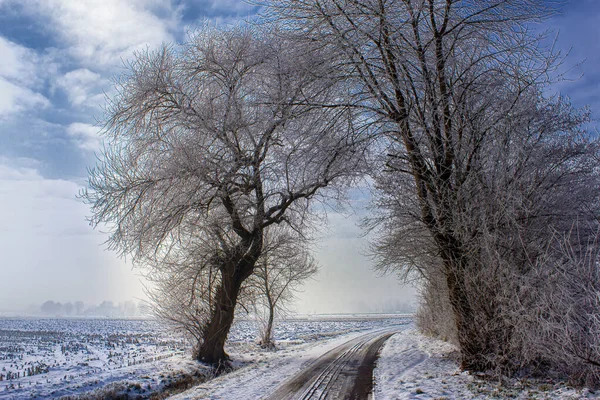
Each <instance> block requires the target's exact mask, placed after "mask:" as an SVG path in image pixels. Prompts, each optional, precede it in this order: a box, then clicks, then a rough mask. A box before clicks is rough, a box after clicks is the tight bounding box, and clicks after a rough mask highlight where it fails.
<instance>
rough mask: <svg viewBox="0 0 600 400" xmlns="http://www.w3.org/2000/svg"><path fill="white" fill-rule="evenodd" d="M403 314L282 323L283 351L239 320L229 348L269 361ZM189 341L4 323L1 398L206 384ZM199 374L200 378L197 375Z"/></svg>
mask: <svg viewBox="0 0 600 400" xmlns="http://www.w3.org/2000/svg"><path fill="white" fill-rule="evenodd" d="M408 322H409V319H408V318H406V317H402V316H325V317H324V316H319V317H304V318H296V319H289V320H286V321H283V322H280V323H279V324H278V325H277V326H276V329H275V332H274V337H275V340H276V342H277V343H278V344H279V349H280V351H278V352H274V353H273V352H265V351H263V350H261V349H260V348H258V346H256V345H255V344H254V342H255V338H256V336H257V329H256V325H255V324H254V322H253V321H245V320H242V321H239V322H237V323H236V324H235V325H234V326H233V327H232V330H231V333H230V340H229V343H228V347H227V350H228V351H229V352H230V354H231V355H232V357H233V358H234V360H238V366H239V367H241V366H244V365H246V364H250V363H252V360H253V358H256V359H260V360H262V361H261V362H266V361H265V360H267V359H272V358H274V357H278V356H284V355H285V354H291V353H294V352H295V351H296V350H295V349H297V350H301V349H302V348H305V347H306V346H312V344H314V343H319V341H322V340H324V339H332V338H335V337H337V336H340V335H345V334H348V333H352V332H362V331H366V330H372V329H376V328H381V327H386V326H391V325H397V324H399V323H401V324H406V323H408ZM189 350H190V345H189V343H187V342H186V340H185V339H184V338H183V337H181V336H178V335H176V334H173V333H171V332H169V331H167V330H165V329H163V328H162V327H161V325H160V324H159V323H157V322H155V321H152V320H139V319H138V320H126V319H120V320H115V319H18V318H7V319H0V399H23V398H61V397H62V398H64V399H71V398H103V397H106V395H107V394H112V395H117V394H120V395H124V394H127V395H128V396H129V398H150V396H151V395H152V394H153V393H157V392H162V391H164V390H167V389H173V388H177V386H178V385H189V384H191V383H194V382H201V381H202V380H203V379H205V375H206V374H208V370H206V369H205V370H204V371H203V370H202V368H198V364H196V363H194V362H192V361H191V360H190V357H189ZM194 373H195V376H194Z"/></svg>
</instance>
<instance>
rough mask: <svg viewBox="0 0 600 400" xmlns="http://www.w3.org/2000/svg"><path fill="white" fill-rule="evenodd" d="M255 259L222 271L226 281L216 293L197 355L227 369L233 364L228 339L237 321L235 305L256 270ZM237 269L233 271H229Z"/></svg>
mask: <svg viewBox="0 0 600 400" xmlns="http://www.w3.org/2000/svg"><path fill="white" fill-rule="evenodd" d="M253 268H254V264H253V263H249V262H240V263H238V264H237V265H236V264H233V265H230V266H228V267H227V271H223V272H222V277H221V279H222V281H221V284H220V286H219V288H218V289H217V293H216V295H215V307H214V311H213V313H212V315H211V318H210V321H209V322H208V324H207V325H206V327H205V329H204V335H203V340H202V342H201V343H200V344H199V347H198V350H197V353H196V354H195V358H196V359H197V360H198V361H202V362H205V363H208V364H211V365H214V366H216V367H217V369H218V370H223V369H226V368H228V367H229V356H228V355H227V353H225V340H226V339H227V335H228V334H229V329H230V328H231V325H232V323H233V317H234V314H235V306H236V304H237V298H238V296H239V293H240V288H241V286H242V283H243V282H244V280H245V279H246V278H247V277H248V276H249V275H250V274H251V273H252V270H253ZM230 270H233V271H235V272H233V273H227V272H230Z"/></svg>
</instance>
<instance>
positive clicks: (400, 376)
mask: <svg viewBox="0 0 600 400" xmlns="http://www.w3.org/2000/svg"><path fill="white" fill-rule="evenodd" d="M457 356H458V353H457V349H456V347H454V346H453V345H451V344H449V343H446V342H443V341H441V340H437V339H432V338H428V337H425V336H423V335H421V334H419V333H418V332H417V331H416V330H414V329H409V330H406V331H403V332H400V333H397V334H395V335H394V336H392V337H391V338H390V339H389V340H388V341H387V342H386V344H385V346H384V348H383V350H382V351H381V354H380V357H379V360H378V361H377V366H376V368H375V371H374V381H375V389H374V399H376V400H384V399H386V400H387V399H437V400H443V399H507V398H512V399H592V398H600V396H599V395H598V394H597V393H596V394H595V393H592V392H590V391H589V390H588V389H583V390H577V389H573V388H570V387H568V386H566V385H565V384H564V383H555V382H539V381H519V380H516V379H513V380H509V381H505V382H502V383H499V382H490V381H486V380H484V379H482V378H481V377H477V376H473V375H471V374H469V373H466V372H461V371H460V369H459V368H458V361H457Z"/></svg>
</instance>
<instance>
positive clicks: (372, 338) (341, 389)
mask: <svg viewBox="0 0 600 400" xmlns="http://www.w3.org/2000/svg"><path fill="white" fill-rule="evenodd" d="M396 332H398V330H396V329H394V330H390V329H385V330H379V331H375V332H370V333H367V334H365V335H362V336H359V337H357V338H355V339H352V340H350V341H348V342H346V343H344V344H342V345H340V346H338V347H336V348H334V349H333V350H330V351H329V352H327V353H325V354H324V355H322V356H321V357H319V358H318V359H317V360H315V362H313V363H312V364H311V365H309V366H308V367H307V368H306V369H305V370H304V371H302V372H300V373H299V374H297V375H296V376H294V377H292V378H291V379H289V380H287V381H286V382H284V383H283V384H282V385H280V386H279V387H278V388H277V390H276V391H275V392H273V394H271V395H270V396H269V397H267V399H268V400H280V399H356V400H358V399H369V398H370V395H371V392H372V390H373V368H374V367H375V361H376V360H377V354H378V352H379V350H380V348H381V347H382V345H383V343H384V342H385V341H386V340H387V339H388V338H389V337H390V336H392V335H393V334H394V333H396Z"/></svg>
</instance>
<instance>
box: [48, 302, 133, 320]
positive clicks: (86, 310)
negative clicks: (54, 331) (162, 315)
mask: <svg viewBox="0 0 600 400" xmlns="http://www.w3.org/2000/svg"><path fill="white" fill-rule="evenodd" d="M39 311H40V312H41V314H43V315H45V316H53V317H57V316H65V317H86V316H87V317H139V316H141V315H142V310H141V309H140V306H139V305H138V304H137V303H135V302H134V301H132V300H127V301H125V302H120V303H118V304H114V303H113V302H112V301H103V302H102V303H100V304H98V305H88V306H86V305H85V304H84V302H83V301H75V302H66V303H61V302H55V301H52V300H48V301H46V302H44V303H43V304H42V305H41V306H40V309H39Z"/></svg>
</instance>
